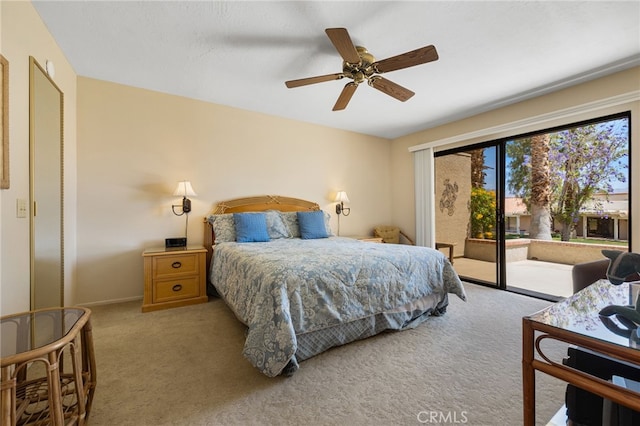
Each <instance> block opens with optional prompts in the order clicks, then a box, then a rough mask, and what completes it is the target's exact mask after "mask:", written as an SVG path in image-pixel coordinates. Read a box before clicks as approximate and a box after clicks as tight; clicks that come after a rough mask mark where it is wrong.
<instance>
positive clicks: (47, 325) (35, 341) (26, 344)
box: [0, 308, 86, 365]
mask: <svg viewBox="0 0 640 426" xmlns="http://www.w3.org/2000/svg"><path fill="white" fill-rule="evenodd" d="M85 314H86V311H85V310H84V309H79V308H56V309H45V310H39V311H32V312H24V313H20V314H16V315H9V316H6V317H3V318H2V319H0V334H1V335H2V346H1V348H0V354H1V355H2V359H3V362H2V365H4V360H5V359H6V358H9V357H13V356H15V355H19V354H22V353H25V352H29V351H32V350H35V349H38V348H41V347H43V346H47V345H49V344H52V343H55V342H57V341H59V340H60V339H62V338H64V337H65V336H66V335H68V334H69V332H70V331H71V330H72V329H73V327H74V326H75V325H76V324H78V320H80V319H81V318H82V316H83V315H85Z"/></svg>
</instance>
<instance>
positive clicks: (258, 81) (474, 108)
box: [33, 0, 640, 138]
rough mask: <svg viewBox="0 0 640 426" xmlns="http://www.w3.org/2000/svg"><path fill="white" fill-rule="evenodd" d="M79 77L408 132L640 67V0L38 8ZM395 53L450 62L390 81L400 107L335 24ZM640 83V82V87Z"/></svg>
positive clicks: (381, 53) (364, 129)
mask: <svg viewBox="0 0 640 426" xmlns="http://www.w3.org/2000/svg"><path fill="white" fill-rule="evenodd" d="M33 4H34V5H35V7H36V9H37V11H38V12H39V14H40V16H41V17H42V19H43V21H44V22H45V24H46V25H47V27H48V28H49V30H50V31H51V33H52V34H53V37H54V38H55V39H56V41H57V42H58V44H59V46H60V47H61V49H62V50H63V51H64V53H65V55H66V57H67V58H68V60H69V61H70V62H71V65H72V66H73V67H74V69H75V71H76V72H77V73H78V75H81V76H85V77H91V78H96V79H101V80H106V81H112V82H116V83H121V84H125V85H130V86H135V87H140V88H145V89H151V90H156V91H160V92H165V93H171V94H175V95H181V96H186V97H189V98H195V99H200V100H204V101H209V102H214V103H217V104H223V105H229V106H232V107H237V108H242V109H246V110H251V111H259V112H263V113H266V114H271V115H276V116H282V117H287V118H291V119H295V120H301V121H306V122H310V123H317V124H321V125H324V126H329V127H334V128H340V129H348V130H352V131H355V132H360V133H365V134H370V135H377V136H381V137H385V138H395V137H398V136H402V135H405V134H409V133H413V132H416V131H418V130H422V129H426V128H429V127H433V126H435V125H439V124H443V123H446V122H450V121H453V120H455V119H459V118H463V117H467V116H471V115H473V114H476V113H478V112H482V111H487V110H490V109H493V108H496V107H499V106H504V105H507V104H510V103H513V102H517V101H520V100H523V99H527V98H530V97H533V96H537V95H540V94H543V93H547V92H549V91H552V90H557V89H558V88H562V87H566V86H569V85H573V84H576V83H579V82H582V81H586V80H589V79H592V78H596V77H599V76H602V75H606V74H609V73H612V72H615V71H619V70H622V69H626V68H629V67H632V66H636V65H639V64H640V2H639V1H623V2H605V1H581V2H574V1H555V2H551V1H508V2H507V1H500V2H489V1H470V2H462V1H440V2H434V1H354V2H345V1H321V2H301V1H257V2H247V1H200V2H195V1H169V2H157V1H142V2H132V1H124V2H123V1H37V0H34V1H33ZM331 27H345V28H347V29H348V31H349V33H350V35H351V38H352V39H353V41H354V43H355V44H357V45H363V46H365V47H367V48H368V49H369V51H370V52H371V53H372V54H373V55H375V57H376V59H378V60H379V59H384V58H387V57H390V56H395V55H397V54H400V53H404V52H407V51H410V50H414V49H417V48H419V47H423V46H426V45H430V44H433V45H435V46H436V48H437V50H438V53H439V55H440V59H439V60H438V61H436V62H431V63H428V64H424V65H418V66H416V67H412V68H408V69H404V70H398V71H393V72H390V73H386V74H384V76H385V77H386V78H388V79H390V80H392V81H394V82H396V83H398V84H400V85H402V86H404V87H406V88H408V89H410V90H412V91H414V92H415V93H416V95H415V96H414V97H413V98H411V99H409V100H408V101H407V102H404V103H402V102H399V101H397V100H396V99H394V98H392V97H389V96H387V95H385V94H383V93H382V92H379V91H378V90H375V89H373V88H372V87H369V86H367V85H361V86H360V87H359V88H358V90H357V91H356V93H355V95H354V96H353V98H352V99H351V102H350V103H349V105H348V107H347V109H346V110H344V111H337V112H333V111H331V109H332V107H333V104H334V103H335V101H336V99H337V97H338V95H339V94H340V91H341V90H342V87H343V86H344V84H345V82H346V81H347V80H340V81H330V82H324V83H319V84H315V85H310V86H304V87H299V88H295V89H287V88H286V87H285V85H284V82H285V81H286V80H293V79H299V78H304V77H311V76H316V75H323V74H331V73H337V72H341V71H342V60H341V58H340V56H339V55H338V53H337V51H336V50H335V48H334V47H333V45H332V44H331V42H330V40H329V39H328V38H327V36H326V35H325V32H324V30H325V28H331ZM639 85H640V83H639Z"/></svg>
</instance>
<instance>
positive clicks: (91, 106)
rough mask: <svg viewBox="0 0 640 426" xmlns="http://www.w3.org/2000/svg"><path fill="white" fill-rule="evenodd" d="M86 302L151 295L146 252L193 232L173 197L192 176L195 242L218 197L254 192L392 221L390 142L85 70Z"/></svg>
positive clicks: (82, 254)
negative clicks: (146, 290)
mask: <svg viewBox="0 0 640 426" xmlns="http://www.w3.org/2000/svg"><path fill="white" fill-rule="evenodd" d="M78 123H79V125H78V141H79V143H78V194H79V197H78V258H77V271H78V281H79V282H80V283H81V286H80V287H79V289H78V293H77V294H76V299H75V300H76V301H77V302H78V303H91V302H100V301H107V300H118V299H128V298H135V297H140V296H141V295H142V288H143V276H142V256H141V253H142V250H143V249H144V248H145V247H148V246H157V245H163V244H164V238H166V237H175V236H182V235H183V234H184V224H185V218H184V217H177V216H174V215H173V214H172V212H171V204H172V203H173V204H175V203H177V202H179V199H177V198H176V197H172V196H171V193H172V192H173V190H174V188H175V185H176V184H177V182H178V181H179V180H190V181H191V183H192V185H193V188H194V190H195V191H196V193H197V194H198V196H197V197H194V198H192V208H193V211H192V212H191V214H190V215H189V218H190V220H189V236H188V238H189V242H190V243H201V242H202V233H203V224H202V220H203V218H204V217H205V216H206V214H207V213H208V212H209V211H210V210H211V209H212V208H213V206H214V204H215V203H216V202H218V201H223V200H225V199H230V198H236V197H243V196H250V195H263V194H274V195H287V196H293V197H298V198H304V199H307V200H312V201H315V202H317V203H319V204H320V206H321V207H322V208H324V209H326V210H327V211H329V212H331V213H332V226H333V229H334V232H335V231H336V230H337V229H336V228H337V220H336V215H335V210H334V205H335V204H334V203H333V202H332V197H333V195H334V193H335V191H337V190H340V189H344V190H345V191H347V193H348V195H349V199H350V200H351V203H349V207H351V214H350V215H349V216H348V217H342V219H341V224H340V228H341V235H352V234H365V233H367V234H368V233H370V232H371V229H372V228H373V226H375V225H377V224H383V223H388V221H389V220H390V219H391V206H390V203H389V200H390V186H389V182H390V173H389V151H390V142H389V141H388V140H387V139H381V138H375V137H371V136H365V135H361V134H356V133H352V132H346V131H342V130H335V129H330V128H326V127H321V126H316V125H311V124H306V123H301V122H296V121H291V120H286V119H281V118H277V117H272V116H267V115H264V114H258V113H254V112H249V111H244V110H239V109H235V108H230V107H225V106H221V105H214V104H210V103H205V102H201V101H196V100H192V99H186V98H181V97H178V96H172V95H166V94H162V93H157V92H152V91H148V90H142V89H137V88H132V87H128V86H123V85H118V84H113V83H108V82H104V81H99V80H94V79H89V78H83V77H80V78H79V79H78Z"/></svg>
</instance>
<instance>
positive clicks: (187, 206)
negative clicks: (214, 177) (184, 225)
mask: <svg viewBox="0 0 640 426" xmlns="http://www.w3.org/2000/svg"><path fill="white" fill-rule="evenodd" d="M173 195H174V197H180V196H182V204H174V205H172V206H171V210H173V214H175V215H176V216H182V215H183V214H185V213H189V212H190V211H191V200H190V199H188V198H187V196H189V197H197V196H198V194H196V193H195V191H194V190H193V187H191V182H189V181H188V180H183V181H180V182H178V186H177V187H176V190H175V191H173ZM176 207H181V210H182V211H181V213H177V212H176Z"/></svg>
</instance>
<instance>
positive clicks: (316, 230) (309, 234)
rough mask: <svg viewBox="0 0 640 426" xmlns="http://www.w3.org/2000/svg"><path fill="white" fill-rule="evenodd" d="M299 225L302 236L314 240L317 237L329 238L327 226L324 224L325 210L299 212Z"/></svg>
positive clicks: (304, 238)
mask: <svg viewBox="0 0 640 426" xmlns="http://www.w3.org/2000/svg"><path fill="white" fill-rule="evenodd" d="M298 225H299V227H300V238H302V239H303V240H312V239H316V238H327V237H328V236H329V234H328V233H327V228H326V226H325V224H324V212H323V211H322V210H318V211H315V212H298Z"/></svg>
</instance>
